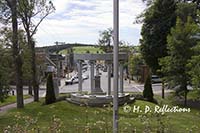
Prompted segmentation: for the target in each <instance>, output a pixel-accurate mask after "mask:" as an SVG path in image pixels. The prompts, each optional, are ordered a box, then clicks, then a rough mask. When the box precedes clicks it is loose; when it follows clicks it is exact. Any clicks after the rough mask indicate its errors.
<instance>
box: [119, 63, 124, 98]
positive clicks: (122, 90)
mask: <svg viewBox="0 0 200 133" xmlns="http://www.w3.org/2000/svg"><path fill="white" fill-rule="evenodd" d="M123 70H124V66H123V62H120V64H119V72H120V77H119V80H120V82H119V83H120V85H119V86H120V90H119V93H120V94H123V93H124V88H123V87H124V82H123V73H124V72H123Z"/></svg>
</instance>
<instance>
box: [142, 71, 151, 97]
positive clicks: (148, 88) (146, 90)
mask: <svg viewBox="0 0 200 133" xmlns="http://www.w3.org/2000/svg"><path fill="white" fill-rule="evenodd" d="M143 97H144V98H146V99H147V100H148V101H153V90H152V84H151V75H150V74H148V76H147V79H146V80H145V84H144V90H143Z"/></svg>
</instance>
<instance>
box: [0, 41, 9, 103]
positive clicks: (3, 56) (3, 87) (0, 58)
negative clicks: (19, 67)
mask: <svg viewBox="0 0 200 133" xmlns="http://www.w3.org/2000/svg"><path fill="white" fill-rule="evenodd" d="M11 61H12V60H11V51H10V49H9V48H5V47H4V42H3V41H2V40H1V41H0V102H3V101H4V99H5V98H7V96H8V92H9V81H10V73H11V64H12V63H11Z"/></svg>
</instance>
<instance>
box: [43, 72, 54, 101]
mask: <svg viewBox="0 0 200 133" xmlns="http://www.w3.org/2000/svg"><path fill="white" fill-rule="evenodd" d="M46 88H47V89H46V97H45V103H46V104H51V103H54V102H55V101H56V96H55V92H54V86H53V77H52V73H49V74H48V76H47V87H46Z"/></svg>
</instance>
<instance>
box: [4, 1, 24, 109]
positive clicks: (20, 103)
mask: <svg viewBox="0 0 200 133" xmlns="http://www.w3.org/2000/svg"><path fill="white" fill-rule="evenodd" d="M0 5H1V6H0V7H1V13H2V15H1V20H2V18H3V17H2V16H6V17H5V18H7V19H4V20H9V19H8V18H11V23H12V54H13V61H14V66H15V72H16V91H17V108H23V107H24V100H23V81H22V58H21V51H20V46H19V43H18V20H17V15H18V14H17V13H18V12H17V1H16V0H12V1H10V0H5V1H4V0H3V1H1V2H0ZM2 11H6V12H2ZM8 16H9V17H8Z"/></svg>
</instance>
